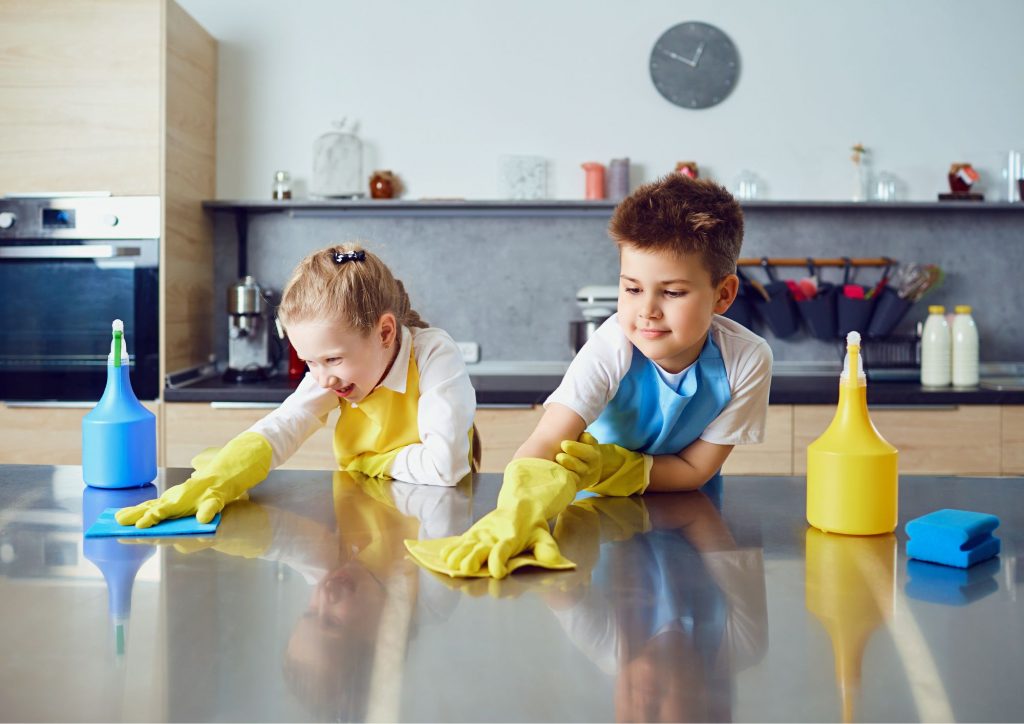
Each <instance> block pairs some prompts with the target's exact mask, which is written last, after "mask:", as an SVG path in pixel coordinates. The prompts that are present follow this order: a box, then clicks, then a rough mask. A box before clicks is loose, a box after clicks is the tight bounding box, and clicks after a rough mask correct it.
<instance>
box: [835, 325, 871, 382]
mask: <svg viewBox="0 0 1024 724" xmlns="http://www.w3.org/2000/svg"><path fill="white" fill-rule="evenodd" d="M851 355H852V356H854V357H856V365H857V383H858V384H861V383H864V382H866V381H867V375H865V374H864V364H863V360H862V359H861V356H860V332H850V333H849V334H847V335H846V357H845V358H844V359H843V371H842V373H841V374H840V375H839V379H840V380H843V381H846V380H849V379H850V366H851V365H850V357H851Z"/></svg>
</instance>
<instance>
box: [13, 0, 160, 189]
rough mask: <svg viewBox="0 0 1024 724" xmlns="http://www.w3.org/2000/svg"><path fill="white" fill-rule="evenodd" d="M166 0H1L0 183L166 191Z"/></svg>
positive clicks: (29, 186) (47, 186) (28, 187)
mask: <svg viewBox="0 0 1024 724" xmlns="http://www.w3.org/2000/svg"><path fill="white" fill-rule="evenodd" d="M161 13H162V3H161V1H160V0H75V2H66V1H65V0H5V1H4V2H2V3H0V28H3V40H2V41H0V118H2V119H3V129H4V130H3V133H0V193H4V192H12V191H111V192H113V193H114V194H139V195H155V194H159V193H160V163H161V158H160V150H161V138H160V125H161V124H160V112H161V108H160V105H161V59H160V53H161Z"/></svg>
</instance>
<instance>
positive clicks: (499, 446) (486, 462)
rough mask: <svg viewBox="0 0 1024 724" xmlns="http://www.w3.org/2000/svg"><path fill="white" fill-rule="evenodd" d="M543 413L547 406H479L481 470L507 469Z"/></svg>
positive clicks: (485, 471) (491, 471) (477, 421)
mask: <svg viewBox="0 0 1024 724" xmlns="http://www.w3.org/2000/svg"><path fill="white" fill-rule="evenodd" d="M543 415H544V408H543V407H541V406H540V405H531V406H528V407H504V408H502V407H478V408H477V410H476V419H475V423H476V429H477V433H478V434H479V435H480V448H481V460H480V472H482V473H500V472H502V471H504V470H505V466H506V465H508V463H509V461H510V460H511V459H512V456H513V455H515V452H516V450H518V449H519V446H520V445H522V444H523V443H524V442H525V441H526V438H527V437H529V436H530V433H531V432H533V429H534V428H535V427H537V423H538V422H540V418H541V417H542V416H543Z"/></svg>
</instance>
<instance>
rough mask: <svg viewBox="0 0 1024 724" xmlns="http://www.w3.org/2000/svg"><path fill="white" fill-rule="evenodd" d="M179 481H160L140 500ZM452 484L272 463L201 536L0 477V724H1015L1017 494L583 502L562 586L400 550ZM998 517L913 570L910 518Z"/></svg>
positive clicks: (564, 538)
mask: <svg viewBox="0 0 1024 724" xmlns="http://www.w3.org/2000/svg"><path fill="white" fill-rule="evenodd" d="M187 474H188V471H187V470H182V469H170V470H162V471H161V473H160V479H159V480H158V481H157V486H158V487H159V488H161V489H162V488H163V487H165V486H166V485H172V484H175V483H177V482H180V481H182V480H184V479H185V478H186V477H187ZM499 484H500V476H498V475H486V474H485V475H477V476H475V477H474V478H472V479H467V480H464V481H463V482H462V483H461V484H460V485H459V486H458V487H456V488H438V487H429V486H413V485H407V484H402V483H390V482H384V481H379V480H372V479H366V478H356V477H353V476H350V475H347V474H343V473H335V474H331V473H324V472H306V471H277V472H274V473H272V474H271V476H270V478H269V479H268V480H267V481H266V482H265V483H263V484H261V485H260V486H259V487H257V488H256V489H254V490H253V491H252V493H251V498H250V500H248V501H242V502H238V503H234V504H232V505H230V506H229V507H228V508H227V509H226V510H225V512H224V517H223V521H222V523H221V526H220V529H219V530H218V532H217V535H216V536H215V537H212V538H207V539H194V538H190V539H179V540H163V541H140V540H137V541H135V542H132V543H125V542H119V541H115V540H104V541H99V540H97V539H88V540H84V539H83V530H84V528H86V527H88V525H89V524H90V522H91V519H93V518H95V516H96V515H98V513H99V512H100V511H101V510H102V509H103V508H104V507H113V506H117V505H125V504H131V503H132V502H134V500H130V501H129V500H127V498H131V497H133V496H134V497H139V496H142V497H145V496H146V495H153V494H155V493H156V491H155V489H153V488H149V489H148V490H147V489H143V490H140V491H134V492H128V491H113V497H118V496H121V497H125V500H123V501H122V500H120V499H118V500H113V499H111V496H110V495H108V494H106V493H107V492H109V491H101V492H100V494H99V495H97V494H96V493H97V491H93V490H85V489H84V487H83V484H82V481H81V473H80V470H79V468H76V467H38V466H0V615H2V618H3V620H4V626H3V627H0V632H2V633H0V649H2V650H3V652H4V655H3V659H2V662H0V719H2V720H4V721H11V720H105V721H125V720H128V721H137V720H172V721H191V720H204V721H214V720H216V721H222V720H235V721H239V720H247V721H320V720H332V721H333V720H357V721H359V720H373V721H389V720H394V721H424V720H426V721H469V720H473V721H513V720H514V721H552V720H556V721H595V720H596V721H611V720H616V721H636V720H645V721H728V720H758V721H779V720H786V721H792V720H801V721H806V720H816V721H841V720H858V721H870V720H884V721H893V720H968V721H969V720H1007V719H1019V718H1020V714H1021V712H1022V711H1024V690H1022V687H1020V686H1019V685H1018V684H1017V683H1016V677H1015V676H1012V675H1010V676H1006V675H1003V676H999V675H995V674H994V673H993V672H1015V671H1020V670H1021V669H1022V668H1024V647H1021V646H1020V643H1019V642H1020V641H1022V640H1024V599H1022V598H1021V582H1020V579H1021V575H1020V569H1019V567H1018V563H1017V556H1018V551H1019V550H1020V549H1021V545H1022V534H1021V529H1022V524H1024V510H1022V508H1024V506H1021V505H1020V504H1019V500H1020V496H1021V494H1022V493H1024V480H1022V479H1020V478H1002V479H999V478H944V477H904V478H902V479H901V488H900V506H901V510H900V528H899V529H898V530H897V532H896V534H894V535H887V536H874V537H844V536H838V535H825V534H822V533H819V532H817V531H815V530H809V529H808V528H807V525H806V523H805V521H804V517H803V512H804V510H803V508H804V481H803V479H802V478H795V477H794V478H790V477H729V478H726V479H725V480H724V481H719V483H718V484H714V485H711V486H709V487H708V488H706V489H705V490H703V491H698V492H692V493H679V494H662V495H649V496H646V497H643V498H640V497H635V498H626V499H621V498H619V499H617V498H580V499H578V500H577V501H576V502H575V503H574V504H573V505H572V506H571V507H570V508H569V509H568V510H567V511H566V512H565V513H563V514H562V515H561V516H559V518H558V519H557V520H556V521H555V522H554V531H555V536H556V538H557V539H558V540H559V543H560V545H561V547H562V551H563V553H564V554H565V555H566V556H567V557H569V558H570V559H572V560H573V561H575V562H576V563H577V568H576V570H574V571H569V572H560V573H552V572H543V571H537V572H529V573H525V574H518V573H517V574H516V575H514V576H512V577H510V578H508V579H505V580H503V581H492V580H480V579H475V580H451V579H447V578H444V577H440V576H436V575H434V574H432V573H429V572H426V571H424V570H422V569H420V568H419V567H417V566H416V565H414V564H413V563H412V562H411V561H410V559H409V558H408V557H407V556H406V553H405V548H404V545H403V541H404V540H406V539H410V538H434V537H440V536H446V535H453V534H455V533H459V532H461V531H463V530H465V529H466V528H467V527H468V526H469V525H470V524H471V522H472V521H473V520H475V519H476V518H479V517H480V516H481V515H483V514H484V513H486V512H487V511H488V510H490V509H491V508H492V507H493V505H494V502H495V499H496V496H497V490H498V486H499ZM944 507H952V508H964V509H969V510H978V511H984V512H991V513H995V514H997V515H999V516H1000V517H1001V518H1002V525H1001V526H1000V528H999V529H998V530H997V531H996V534H997V535H998V536H999V537H1000V538H1001V539H1002V541H1003V550H1002V554H1001V555H1000V556H999V558H998V559H995V560H992V561H989V562H987V563H985V564H982V565H979V566H976V567H975V568H972V569H970V570H968V571H961V570H958V569H951V568H945V567H940V566H932V565H929V564H922V563H918V562H916V561H911V562H908V561H907V560H906V557H905V555H904V553H903V545H904V542H905V536H904V535H903V533H902V525H903V523H904V522H905V521H906V520H909V519H910V518H914V517H917V516H918V515H922V514H924V513H926V512H930V511H932V510H935V509H938V508H944Z"/></svg>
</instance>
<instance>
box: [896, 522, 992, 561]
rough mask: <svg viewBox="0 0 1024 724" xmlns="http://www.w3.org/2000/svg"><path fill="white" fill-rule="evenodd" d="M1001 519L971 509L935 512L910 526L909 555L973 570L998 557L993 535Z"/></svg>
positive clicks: (907, 526) (908, 526) (908, 532)
mask: <svg viewBox="0 0 1024 724" xmlns="http://www.w3.org/2000/svg"><path fill="white" fill-rule="evenodd" d="M997 527H999V518H997V517H996V516H994V515H988V514H986V513H972V512H971V511H969V510H950V509H945V510H936V511H935V512H934V513H929V514H928V515H922V516H921V517H920V518H915V519H914V520H911V521H909V522H908V523H907V525H906V528H905V530H906V531H907V535H908V536H910V540H908V541H907V555H908V556H909V557H911V558H917V559H918V560H922V561H931V562H933V563H942V564H944V565H947V566H956V567H957V568H970V567H971V566H973V565H974V564H975V563H981V562H982V561H984V560H987V559H989V558H991V557H992V556H995V555H998V554H999V539H998V538H996V537H995V536H993V535H992V531H994V530H995V529H996V528H997Z"/></svg>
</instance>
